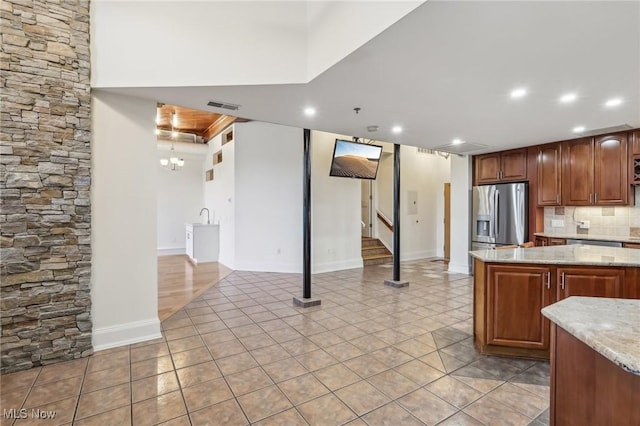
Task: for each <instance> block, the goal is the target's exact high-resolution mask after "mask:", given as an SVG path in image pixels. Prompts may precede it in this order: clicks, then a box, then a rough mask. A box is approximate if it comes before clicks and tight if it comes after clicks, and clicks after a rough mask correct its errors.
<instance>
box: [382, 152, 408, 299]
mask: <svg viewBox="0 0 640 426" xmlns="http://www.w3.org/2000/svg"><path fill="white" fill-rule="evenodd" d="M384 283H385V285H388V286H391V287H407V286H409V281H400V145H398V144H397V143H396V144H393V280H385V281H384Z"/></svg>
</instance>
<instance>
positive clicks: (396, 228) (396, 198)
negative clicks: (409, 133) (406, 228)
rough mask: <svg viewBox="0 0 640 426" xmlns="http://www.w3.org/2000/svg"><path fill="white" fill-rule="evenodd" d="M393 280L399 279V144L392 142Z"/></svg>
mask: <svg viewBox="0 0 640 426" xmlns="http://www.w3.org/2000/svg"><path fill="white" fill-rule="evenodd" d="M393 280H394V281H400V145H398V144H397V143H396V144H393Z"/></svg>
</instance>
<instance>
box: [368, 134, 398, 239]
mask: <svg viewBox="0 0 640 426" xmlns="http://www.w3.org/2000/svg"><path fill="white" fill-rule="evenodd" d="M383 146H384V147H385V149H384V150H383V152H382V156H381V157H380V164H379V165H378V175H377V177H376V180H375V181H374V184H373V192H374V194H375V195H374V197H373V202H374V215H373V216H374V217H373V235H374V236H375V237H376V238H378V239H379V240H380V241H381V242H382V244H384V245H385V246H386V247H387V248H388V249H389V250H390V251H393V232H391V230H389V228H387V227H386V226H385V225H384V224H383V223H382V222H381V221H380V220H379V219H378V218H377V215H376V214H375V210H380V212H381V213H382V214H383V215H385V216H386V217H387V218H388V219H389V220H390V221H391V222H393V145H392V144H384V145H383ZM401 183H402V182H401ZM400 244H402V238H400ZM401 251H402V250H401Z"/></svg>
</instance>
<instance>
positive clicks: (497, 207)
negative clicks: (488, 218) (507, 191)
mask: <svg viewBox="0 0 640 426" xmlns="http://www.w3.org/2000/svg"><path fill="white" fill-rule="evenodd" d="M493 199H494V201H493V205H494V206H495V208H494V215H493V223H494V225H493V230H494V235H495V237H496V241H498V226H500V222H499V221H498V219H499V216H500V213H499V212H500V191H498V190H497V189H496V192H495V193H494V195H493Z"/></svg>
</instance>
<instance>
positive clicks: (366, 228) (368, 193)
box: [360, 179, 373, 238]
mask: <svg viewBox="0 0 640 426" xmlns="http://www.w3.org/2000/svg"><path fill="white" fill-rule="evenodd" d="M361 185H362V190H361V191H360V206H361V221H362V236H363V237H369V238H371V237H373V223H372V222H373V219H372V218H373V210H372V209H373V190H372V189H373V182H372V181H371V180H364V179H363V180H362V183H361Z"/></svg>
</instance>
